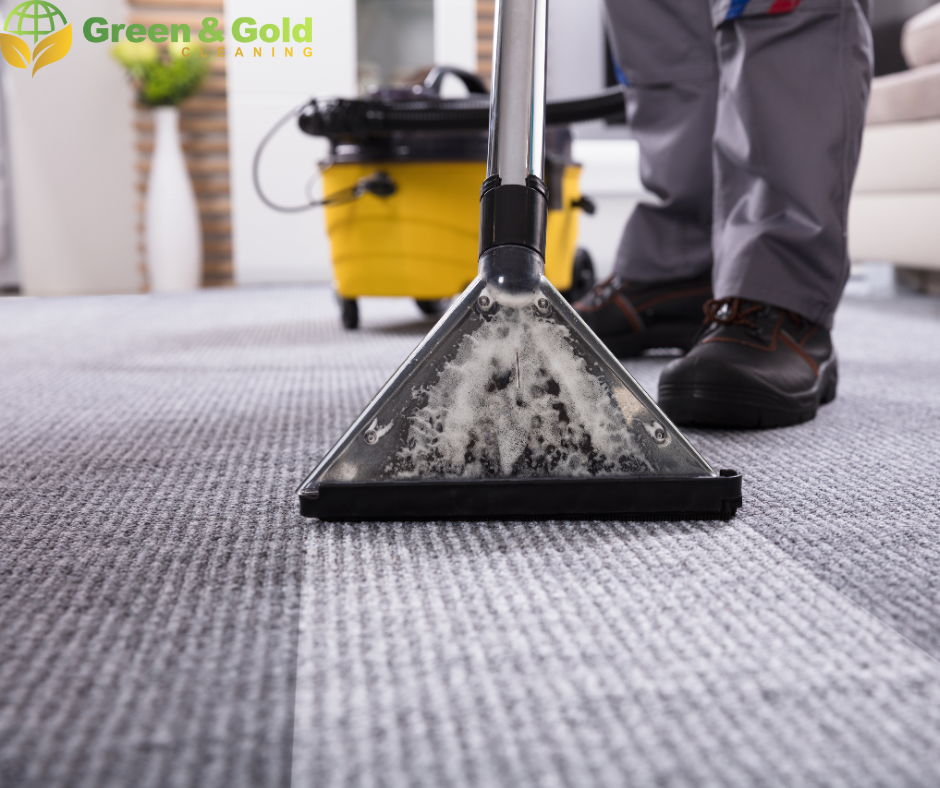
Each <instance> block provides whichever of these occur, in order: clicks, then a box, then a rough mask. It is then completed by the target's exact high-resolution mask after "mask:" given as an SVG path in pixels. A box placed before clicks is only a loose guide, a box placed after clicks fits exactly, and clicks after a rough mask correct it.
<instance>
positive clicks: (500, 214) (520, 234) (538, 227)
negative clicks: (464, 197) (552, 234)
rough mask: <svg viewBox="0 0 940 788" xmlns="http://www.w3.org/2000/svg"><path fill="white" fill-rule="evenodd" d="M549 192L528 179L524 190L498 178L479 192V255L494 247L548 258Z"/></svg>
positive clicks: (492, 178) (537, 181)
mask: <svg viewBox="0 0 940 788" xmlns="http://www.w3.org/2000/svg"><path fill="white" fill-rule="evenodd" d="M547 222H548V188H547V187H546V186H545V184H544V182H543V181H542V179H541V178H538V177H536V176H535V175H529V176H528V177H526V179H525V186H522V185H520V184H506V185H503V184H502V182H501V180H500V177H499V176H498V175H491V176H490V177H489V178H487V179H486V180H485V181H483V187H482V188H481V189H480V254H481V255H482V254H483V253H484V252H486V251H487V250H488V249H492V248H493V247H494V246H503V245H506V244H512V245H514V246H526V247H528V248H529V249H531V250H532V251H534V252H537V253H538V254H539V255H541V257H542V259H544V258H545V226H546V224H547Z"/></svg>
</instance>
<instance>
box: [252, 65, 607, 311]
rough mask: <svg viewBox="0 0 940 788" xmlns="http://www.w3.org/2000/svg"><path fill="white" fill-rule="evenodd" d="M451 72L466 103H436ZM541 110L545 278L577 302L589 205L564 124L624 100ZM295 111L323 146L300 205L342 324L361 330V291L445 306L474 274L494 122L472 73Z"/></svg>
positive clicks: (588, 268) (438, 71)
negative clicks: (325, 248)
mask: <svg viewBox="0 0 940 788" xmlns="http://www.w3.org/2000/svg"><path fill="white" fill-rule="evenodd" d="M448 74H450V75H454V76H456V77H457V78H459V79H461V80H462V81H463V82H464V84H465V85H466V86H467V88H468V90H469V92H470V96H469V97H468V98H467V99H463V100H452V99H451V100H448V99H442V98H440V88H441V85H442V82H443V80H444V78H445V77H446V76H447V75H448ZM548 110H549V111H548V115H549V117H548V120H549V123H552V125H550V126H549V128H548V129H547V134H546V140H545V143H546V144H545V159H546V178H545V181H546V186H547V187H548V194H549V200H548V209H549V210H548V220H547V227H546V254H545V275H546V277H547V278H548V279H549V281H551V283H552V284H553V285H554V286H555V287H556V288H557V289H558V290H560V291H561V292H562V293H563V294H564V295H565V297H566V298H568V299H569V300H575V299H577V298H579V297H580V296H581V295H583V294H584V293H586V292H587V291H588V290H590V289H591V288H592V287H593V286H594V267H593V264H592V261H591V258H590V255H589V254H588V252H587V251H586V250H584V249H579V248H578V246H577V242H578V222H579V214H580V212H581V211H586V212H588V213H593V212H594V205H593V203H592V202H591V200H590V199H589V198H587V197H585V196H584V195H582V194H581V190H580V186H579V176H580V172H581V168H580V166H579V165H577V164H576V163H575V162H574V161H573V160H572V157H571V133H570V131H569V128H568V125H567V123H570V122H574V121H577V120H587V119H591V118H595V117H605V116H607V117H609V116H611V115H616V114H617V113H621V114H622V112H623V96H622V93H621V91H620V89H619V88H615V89H613V90H609V91H607V92H605V93H603V94H599V95H598V96H593V97H589V98H587V99H579V100H576V101H571V102H559V103H556V104H555V105H554V106H553V105H552V104H550V105H549V108H548ZM553 110H554V115H555V116H556V117H555V119H554V123H553V117H552V115H553ZM297 114H298V115H299V126H300V128H301V129H302V130H303V131H305V132H306V133H308V134H312V135H315V136H321V137H327V138H328V139H329V141H330V154H329V156H328V158H327V159H326V160H325V161H323V162H321V164H320V169H321V172H322V183H323V194H324V195H325V197H324V199H322V200H320V201H317V202H313V201H311V202H310V203H309V204H307V205H304V206H298V208H306V207H313V206H315V205H321V206H323V207H325V214H326V217H325V218H326V227H327V230H328V232H329V238H330V244H331V247H332V258H333V279H334V285H335V289H336V294H337V297H338V300H339V303H340V308H341V312H342V321H343V325H344V326H346V327H347V328H356V327H357V326H358V323H359V308H358V303H357V299H358V298H360V297H361V296H405V297H409V298H413V299H414V300H415V301H416V302H417V304H418V306H419V308H420V309H421V310H422V311H423V312H424V313H426V314H429V315H433V314H438V313H441V312H443V310H444V308H445V307H446V305H447V303H448V301H449V299H451V298H452V297H453V296H455V295H457V294H458V293H461V292H463V290H464V289H465V288H466V287H467V285H468V284H469V283H470V282H471V281H472V280H473V278H474V277H475V276H476V274H477V258H478V256H479V245H480V184H481V183H482V182H483V181H484V179H485V177H486V169H487V139H488V132H487V128H488V118H489V96H488V93H487V90H486V87H485V86H484V85H483V83H482V82H481V80H480V79H479V77H477V76H476V75H474V74H470V73H468V72H465V71H462V70H460V69H456V68H450V67H435V68H434V69H432V70H431V72H430V73H429V74H428V76H427V78H426V79H425V80H424V83H423V84H421V85H416V86H414V87H412V88H378V89H374V90H373V91H371V93H370V95H369V96H368V98H366V99H356V100H345V99H332V100H327V101H323V100H313V101H311V102H310V103H309V104H307V105H305V106H304V107H303V108H300V109H299V110H298V112H297ZM291 117H292V116H291ZM285 120H287V119H285ZM279 125H280V124H279ZM277 128H278V127H275V129H272V133H273V132H274V131H276V129H277ZM265 142H267V140H265ZM263 145H264V143H263V144H262V148H259V156H258V158H260V153H261V150H262V149H263ZM258 158H256V173H255V175H256V183H257V162H258ZM260 193H261V192H260V189H259V194H260ZM261 196H262V199H264V200H265V202H267V203H268V204H269V205H271V207H274V208H279V206H275V205H272V204H271V203H270V202H269V201H268V200H267V199H266V198H265V197H264V196H263V194H262V195H261Z"/></svg>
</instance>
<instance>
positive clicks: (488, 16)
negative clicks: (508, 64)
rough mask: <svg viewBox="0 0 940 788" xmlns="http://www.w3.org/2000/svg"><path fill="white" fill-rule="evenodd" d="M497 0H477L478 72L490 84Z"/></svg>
mask: <svg viewBox="0 0 940 788" xmlns="http://www.w3.org/2000/svg"><path fill="white" fill-rule="evenodd" d="M495 12H496V2H495V0H477V74H479V75H480V77H481V78H482V79H483V81H484V82H485V83H486V84H487V85H489V84H490V79H491V77H492V74H491V73H490V72H491V71H492V69H493V19H494V16H495Z"/></svg>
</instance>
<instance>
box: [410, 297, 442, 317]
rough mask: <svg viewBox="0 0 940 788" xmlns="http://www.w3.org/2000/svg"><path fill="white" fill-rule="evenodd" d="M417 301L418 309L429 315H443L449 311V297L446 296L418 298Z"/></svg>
mask: <svg viewBox="0 0 940 788" xmlns="http://www.w3.org/2000/svg"><path fill="white" fill-rule="evenodd" d="M415 303H416V304H417V305H418V309H420V310H421V311H422V312H423V313H424V314H426V315H427V316H428V317H437V316H439V315H443V314H444V313H445V312H446V311H447V304H448V299H446V298H434V299H422V298H416V299H415Z"/></svg>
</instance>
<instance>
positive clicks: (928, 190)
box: [849, 5, 940, 294]
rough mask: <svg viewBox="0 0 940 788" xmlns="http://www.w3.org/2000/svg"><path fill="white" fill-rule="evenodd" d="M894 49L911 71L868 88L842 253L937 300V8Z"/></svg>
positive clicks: (914, 23)
mask: <svg viewBox="0 0 940 788" xmlns="http://www.w3.org/2000/svg"><path fill="white" fill-rule="evenodd" d="M901 49H902V51H903V53H904V58H905V60H906V61H907V63H908V65H910V66H911V69H910V70H909V71H903V72H901V73H898V74H890V75H888V76H884V77H878V78H877V79H875V81H874V83H873V85H872V93H871V102H870V104H869V107H868V120H867V125H866V127H865V136H864V142H863V144H862V156H861V160H860V162H859V168H858V176H857V178H856V181H855V188H854V191H853V194H852V201H851V204H850V207H849V253H850V254H851V256H852V259H853V260H889V261H891V262H893V263H895V264H896V265H897V266H898V270H899V272H900V275H901V276H902V277H903V278H905V279H908V280H909V281H911V283H912V284H914V285H915V286H917V287H918V288H919V289H921V290H925V291H930V292H935V293H937V294H940V5H934V6H931V7H930V8H928V9H927V10H926V11H924V12H923V13H921V14H918V15H917V16H915V17H913V18H912V19H910V20H909V21H908V22H907V24H906V25H905V26H904V30H903V33H902V39H901Z"/></svg>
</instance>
